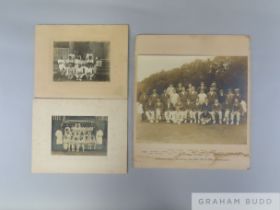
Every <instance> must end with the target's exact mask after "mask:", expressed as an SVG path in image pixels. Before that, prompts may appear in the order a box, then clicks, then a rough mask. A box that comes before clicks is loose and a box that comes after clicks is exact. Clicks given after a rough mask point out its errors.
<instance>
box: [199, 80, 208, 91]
mask: <svg viewBox="0 0 280 210" xmlns="http://www.w3.org/2000/svg"><path fill="white" fill-rule="evenodd" d="M206 89H207V88H206V86H205V83H204V82H200V86H199V87H198V89H197V90H198V92H201V91H203V92H204V93H205V92H206Z"/></svg>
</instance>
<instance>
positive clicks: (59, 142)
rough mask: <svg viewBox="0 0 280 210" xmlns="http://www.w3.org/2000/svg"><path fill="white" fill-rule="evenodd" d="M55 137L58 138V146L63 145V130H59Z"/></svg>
mask: <svg viewBox="0 0 280 210" xmlns="http://www.w3.org/2000/svg"><path fill="white" fill-rule="evenodd" d="M55 137H56V144H62V140H63V134H62V131H61V130H57V131H56V132H55Z"/></svg>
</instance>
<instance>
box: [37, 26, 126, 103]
mask: <svg viewBox="0 0 280 210" xmlns="http://www.w3.org/2000/svg"><path fill="white" fill-rule="evenodd" d="M34 54H35V77H34V80H35V87H34V91H35V97H37V98H59V99H61V98H83V99H84V98H87V99H94V98H99V99H101V98H102V99H112V98H116V99H126V98H127V78H128V74H127V72H128V71H127V68H128V65H127V64H128V59H127V58H128V25H119V24H118V25H37V26H36V29H35V52H34Z"/></svg>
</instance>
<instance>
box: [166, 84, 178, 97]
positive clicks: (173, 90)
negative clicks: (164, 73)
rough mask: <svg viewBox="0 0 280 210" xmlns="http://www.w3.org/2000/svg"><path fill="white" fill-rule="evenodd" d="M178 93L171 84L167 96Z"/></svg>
mask: <svg viewBox="0 0 280 210" xmlns="http://www.w3.org/2000/svg"><path fill="white" fill-rule="evenodd" d="M174 92H176V90H175V88H174V86H173V85H172V84H170V85H169V86H168V88H167V89H166V94H167V95H169V97H170V96H171V95H172V94H173V93H174Z"/></svg>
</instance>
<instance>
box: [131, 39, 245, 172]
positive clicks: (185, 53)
mask: <svg viewBox="0 0 280 210" xmlns="http://www.w3.org/2000/svg"><path fill="white" fill-rule="evenodd" d="M135 54H136V55H135V56H136V64H135V69H136V73H135V98H134V126H135V127H134V154H133V157H134V161H133V162H134V167H137V168H196V169H248V168H249V166H250V111H251V110H250V94H251V92H250V75H251V73H250V72H251V71H250V69H251V65H250V38H249V37H248V36H242V35H138V36H137V39H136V52H135Z"/></svg>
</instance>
